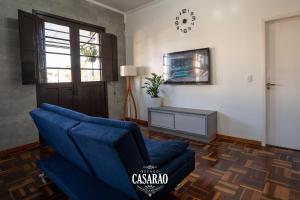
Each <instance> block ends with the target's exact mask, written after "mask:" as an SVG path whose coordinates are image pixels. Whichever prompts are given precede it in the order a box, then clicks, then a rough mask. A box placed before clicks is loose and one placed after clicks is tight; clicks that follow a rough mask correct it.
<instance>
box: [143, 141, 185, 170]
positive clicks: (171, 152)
mask: <svg viewBox="0 0 300 200" xmlns="http://www.w3.org/2000/svg"><path fill="white" fill-rule="evenodd" d="M145 144H146V148H147V150H148V154H149V157H150V161H151V164H152V165H155V166H158V167H159V166H162V165H163V164H165V163H167V162H168V161H170V160H172V159H173V158H175V157H177V156H178V155H180V154H181V153H183V152H184V151H185V150H186V149H187V147H188V143H186V142H182V141H177V140H169V141H158V140H152V139H147V138H145Z"/></svg>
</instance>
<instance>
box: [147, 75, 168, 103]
mask: <svg viewBox="0 0 300 200" xmlns="http://www.w3.org/2000/svg"><path fill="white" fill-rule="evenodd" d="M145 79H146V80H147V81H146V82H145V83H144V86H143V87H142V88H145V89H146V93H147V94H149V95H150V97H151V101H150V105H149V107H160V106H161V104H162V99H161V98H160V97H159V96H158V94H159V87H160V85H161V84H162V83H163V82H164V80H163V78H162V76H160V75H157V74H156V73H151V77H146V78H145Z"/></svg>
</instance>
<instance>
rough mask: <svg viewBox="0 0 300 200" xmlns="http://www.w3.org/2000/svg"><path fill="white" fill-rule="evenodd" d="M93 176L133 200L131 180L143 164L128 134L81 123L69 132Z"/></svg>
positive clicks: (118, 130)
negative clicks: (93, 173)
mask: <svg viewBox="0 0 300 200" xmlns="http://www.w3.org/2000/svg"><path fill="white" fill-rule="evenodd" d="M70 136H71V138H72V140H73V141H74V143H76V145H77V146H78V148H79V149H80V150H81V151H82V153H83V154H84V156H85V158H86V160H87V161H88V162H89V164H90V166H91V167H92V169H93V171H94V172H95V174H96V176H97V177H98V178H99V179H101V180H102V181H104V182H106V183H107V184H109V185H111V186H112V187H114V188H116V189H118V190H120V191H122V192H124V193H126V194H127V195H129V196H130V197H132V198H134V199H136V198H137V192H136V191H135V188H134V186H133V184H132V183H131V176H132V174H133V173H137V171H139V170H140V169H142V167H143V165H144V162H143V159H142V157H141V154H140V152H139V150H138V147H137V145H136V143H135V140H134V138H133V136H132V134H131V133H130V131H129V130H127V129H123V128H116V127H111V126H107V125H100V124H94V123H80V125H78V126H76V127H74V128H72V129H71V131H70Z"/></svg>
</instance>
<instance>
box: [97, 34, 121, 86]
mask: <svg viewBox="0 0 300 200" xmlns="http://www.w3.org/2000/svg"><path fill="white" fill-rule="evenodd" d="M100 57H101V62H102V80H103V81H118V77H119V74H118V45H117V36H115V35H113V34H110V33H102V34H101V52H100Z"/></svg>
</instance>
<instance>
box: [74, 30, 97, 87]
mask: <svg viewBox="0 0 300 200" xmlns="http://www.w3.org/2000/svg"><path fill="white" fill-rule="evenodd" d="M79 36H80V37H79V40H80V74H81V82H89V81H100V80H101V65H100V57H99V50H100V36H99V33H96V32H92V31H86V30H81V29H80V30H79Z"/></svg>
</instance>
